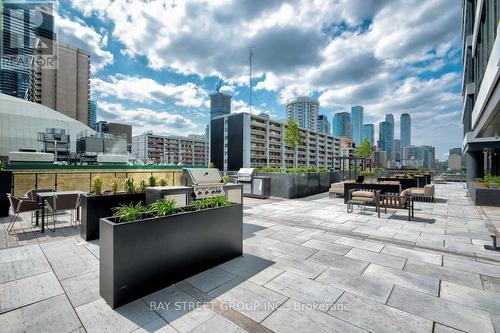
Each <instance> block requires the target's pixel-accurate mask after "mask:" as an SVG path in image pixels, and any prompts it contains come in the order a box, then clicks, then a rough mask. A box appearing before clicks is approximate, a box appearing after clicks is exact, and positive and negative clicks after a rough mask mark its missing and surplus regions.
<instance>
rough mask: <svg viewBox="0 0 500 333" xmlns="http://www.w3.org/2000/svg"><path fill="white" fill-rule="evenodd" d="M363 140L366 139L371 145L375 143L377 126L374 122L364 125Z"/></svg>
mask: <svg viewBox="0 0 500 333" xmlns="http://www.w3.org/2000/svg"><path fill="white" fill-rule="evenodd" d="M362 139H363V140H364V139H366V140H368V142H369V143H370V146H373V145H374V144H375V126H373V124H364V125H363V138H362Z"/></svg>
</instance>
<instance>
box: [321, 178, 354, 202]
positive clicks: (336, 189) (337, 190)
mask: <svg viewBox="0 0 500 333" xmlns="http://www.w3.org/2000/svg"><path fill="white" fill-rule="evenodd" d="M348 183H356V181H355V180H345V181H343V182H338V183H333V184H331V185H330V190H329V191H328V196H329V197H330V198H336V197H337V196H340V197H343V196H344V184H348Z"/></svg>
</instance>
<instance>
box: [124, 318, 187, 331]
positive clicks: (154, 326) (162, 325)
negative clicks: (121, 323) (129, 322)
mask: <svg viewBox="0 0 500 333" xmlns="http://www.w3.org/2000/svg"><path fill="white" fill-rule="evenodd" d="M132 332H133V333H150V332H155V333H176V332H177V331H176V330H175V329H174V328H173V327H172V326H171V325H169V324H168V323H167V322H166V321H165V320H164V319H162V318H158V319H155V320H153V321H152V322H150V323H148V324H146V325H144V326H142V327H139V328H138V329H135V330H133V331H132Z"/></svg>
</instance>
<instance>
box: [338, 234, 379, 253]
mask: <svg viewBox="0 0 500 333" xmlns="http://www.w3.org/2000/svg"><path fill="white" fill-rule="evenodd" d="M335 243H338V244H342V245H347V246H352V247H357V248H360V249H365V250H370V251H375V252H380V250H382V248H383V247H384V244H381V243H378V242H373V241H367V240H362V239H355V238H349V237H341V238H339V239H337V240H336V241H335Z"/></svg>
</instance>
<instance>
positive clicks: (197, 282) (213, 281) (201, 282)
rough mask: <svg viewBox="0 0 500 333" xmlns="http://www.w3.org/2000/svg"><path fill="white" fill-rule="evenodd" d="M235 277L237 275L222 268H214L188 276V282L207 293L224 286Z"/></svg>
mask: <svg viewBox="0 0 500 333" xmlns="http://www.w3.org/2000/svg"><path fill="white" fill-rule="evenodd" d="M235 277H236V275H233V274H231V273H228V272H226V271H223V270H222V269H219V268H212V269H208V270H206V271H204V272H201V273H199V274H196V275H194V276H192V277H190V278H187V279H186V282H188V283H189V284H191V285H193V286H195V287H196V288H198V289H200V290H201V291H203V292H205V293H206V292H209V291H210V290H212V289H215V288H217V287H220V286H222V285H223V284H224V283H227V282H229V281H231V280H232V279H234V278H235Z"/></svg>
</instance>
